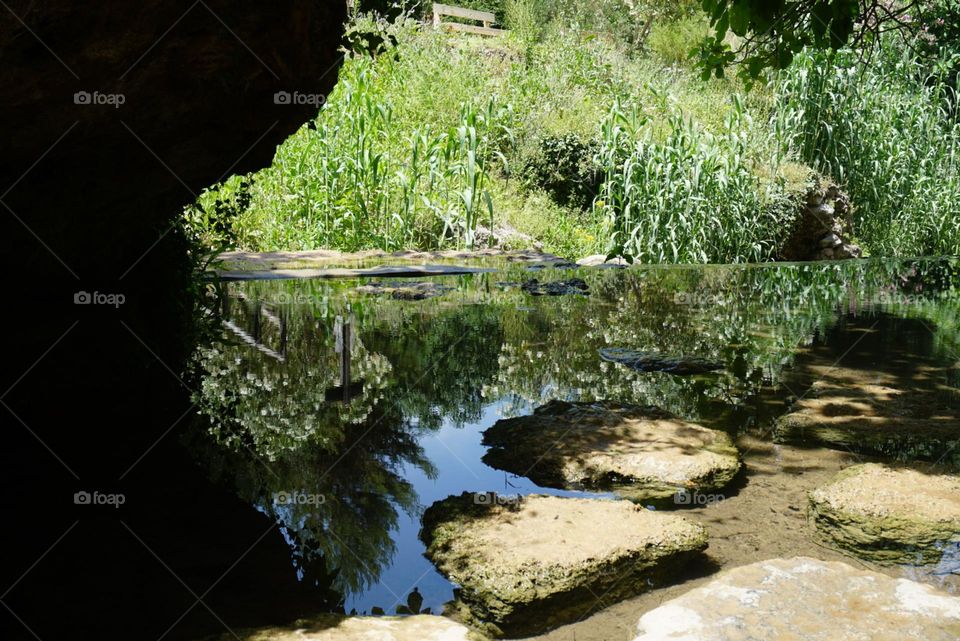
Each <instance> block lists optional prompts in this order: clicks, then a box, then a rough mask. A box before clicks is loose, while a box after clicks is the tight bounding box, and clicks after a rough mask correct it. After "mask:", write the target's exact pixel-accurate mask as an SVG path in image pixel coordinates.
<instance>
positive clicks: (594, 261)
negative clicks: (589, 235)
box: [577, 254, 630, 267]
mask: <svg viewBox="0 0 960 641" xmlns="http://www.w3.org/2000/svg"><path fill="white" fill-rule="evenodd" d="M577 264H578V265H580V266H581V267H626V266H628V265H629V264H630V263H628V262H627V260H626V259H625V258H624V257H623V256H617V257H615V258H611V259H610V260H607V255H606V254H591V255H590V256H584V257H583V258H581V259H580V260H578V261H577Z"/></svg>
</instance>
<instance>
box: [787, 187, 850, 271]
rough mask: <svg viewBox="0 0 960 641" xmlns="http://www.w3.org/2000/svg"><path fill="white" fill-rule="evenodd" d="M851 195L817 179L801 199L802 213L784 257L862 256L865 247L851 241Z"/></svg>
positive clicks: (800, 259)
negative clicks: (862, 249) (862, 247)
mask: <svg viewBox="0 0 960 641" xmlns="http://www.w3.org/2000/svg"><path fill="white" fill-rule="evenodd" d="M851 213H852V211H851V203H850V198H849V197H848V196H847V194H845V193H844V192H843V191H842V190H841V189H840V187H839V186H838V185H836V184H835V183H833V182H831V181H829V180H825V179H817V180H816V182H815V184H814V185H813V187H811V188H810V189H809V190H808V192H807V193H806V196H805V197H804V199H803V200H802V201H801V204H800V213H799V215H798V216H797V219H796V221H795V222H794V226H793V230H792V232H791V234H790V237H789V239H788V240H787V242H786V243H785V244H784V246H783V249H782V250H781V252H780V256H779V258H780V260H787V261H806V260H837V259H844V258H859V257H860V256H861V253H862V252H861V250H860V248H859V247H858V246H857V245H854V244H852V243H850V242H849V238H850V237H851V236H852V234H853V228H852V222H851V221H852V217H851Z"/></svg>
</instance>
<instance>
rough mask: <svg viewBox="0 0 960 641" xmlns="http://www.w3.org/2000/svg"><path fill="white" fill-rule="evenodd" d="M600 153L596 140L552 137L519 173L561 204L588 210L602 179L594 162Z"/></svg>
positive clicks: (566, 135)
mask: <svg viewBox="0 0 960 641" xmlns="http://www.w3.org/2000/svg"><path fill="white" fill-rule="evenodd" d="M598 151H599V145H598V143H597V141H595V140H584V139H583V138H581V137H580V136H578V135H577V134H572V133H571V134H565V135H562V136H549V137H547V138H544V139H543V140H541V141H540V145H539V147H538V149H537V151H536V153H534V154H532V156H531V157H529V158H526V159H524V162H523V166H522V167H521V168H520V173H521V175H522V176H523V178H524V179H525V180H526V181H527V182H528V184H529V185H530V186H532V187H537V188H540V189H543V190H544V191H545V192H547V193H548V194H550V196H551V197H552V198H553V199H554V201H556V202H557V203H558V204H560V205H564V206H570V207H573V208H575V209H581V210H583V209H589V208H590V206H591V205H592V204H593V199H594V198H595V197H596V196H597V193H598V191H599V189H600V185H601V182H602V178H603V175H602V173H601V172H600V169H599V167H597V166H596V164H595V161H594V156H595V155H596V153H597V152H598Z"/></svg>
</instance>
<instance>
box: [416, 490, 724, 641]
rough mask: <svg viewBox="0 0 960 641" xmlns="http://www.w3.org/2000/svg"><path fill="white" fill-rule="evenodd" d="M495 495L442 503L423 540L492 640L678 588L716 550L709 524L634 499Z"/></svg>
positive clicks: (429, 516)
mask: <svg viewBox="0 0 960 641" xmlns="http://www.w3.org/2000/svg"><path fill="white" fill-rule="evenodd" d="M489 496H490V495H483V494H481V495H477V494H471V493H464V494H461V495H460V496H452V497H448V498H446V499H444V500H442V501H438V502H436V503H434V504H433V505H432V506H430V508H428V509H427V511H426V512H425V513H424V516H423V529H422V530H421V532H420V537H421V539H422V540H423V542H424V543H425V544H426V546H427V552H426V556H427V557H428V558H429V559H430V560H431V561H433V563H434V564H435V565H436V566H437V568H438V569H439V570H440V572H442V573H443V574H444V575H445V576H447V577H448V578H449V579H450V580H451V581H453V582H455V583H457V584H459V585H460V586H461V589H460V592H459V599H460V602H461V604H462V605H463V606H465V608H467V609H468V611H469V618H470V620H471V622H474V623H476V622H482V624H484V626H485V627H484V630H485V631H487V632H489V633H491V634H493V635H510V636H523V635H528V634H536V633H539V632H542V631H544V630H546V629H549V628H552V627H555V626H557V625H561V624H563V623H567V622H570V621H573V620H576V619H578V618H579V617H582V616H584V615H586V614H587V613H588V612H589V611H590V610H591V609H592V608H593V607H595V604H596V603H597V598H596V595H604V601H606V602H607V603H610V602H614V601H617V600H619V599H624V598H627V597H630V596H633V595H635V594H638V593H640V592H643V591H645V590H648V589H650V588H651V587H654V586H657V585H660V584H663V583H666V582H669V581H670V580H671V579H673V578H674V577H676V576H677V573H678V572H679V571H680V570H681V569H682V568H683V566H684V565H685V564H686V563H688V562H689V561H691V560H692V559H694V558H696V557H697V556H698V555H699V553H700V552H702V551H703V550H704V549H706V547H707V534H706V531H705V530H704V528H703V527H702V526H701V525H699V524H697V523H694V522H692V521H689V520H687V519H685V518H683V517H681V516H678V515H675V514H666V513H661V512H654V511H651V510H646V509H644V508H641V507H639V506H637V505H635V504H633V503H630V502H628V501H608V500H600V499H579V498H562V497H556V496H544V495H531V496H525V497H519V498H514V499H512V500H511V501H509V502H502V501H489V500H487V499H488V498H489ZM479 497H483V498H479Z"/></svg>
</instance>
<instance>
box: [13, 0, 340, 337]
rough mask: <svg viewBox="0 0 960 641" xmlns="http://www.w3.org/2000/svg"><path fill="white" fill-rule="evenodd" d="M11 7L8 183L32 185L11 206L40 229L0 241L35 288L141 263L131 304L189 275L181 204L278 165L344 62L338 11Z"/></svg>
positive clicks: (154, 1) (177, 1) (148, 4)
mask: <svg viewBox="0 0 960 641" xmlns="http://www.w3.org/2000/svg"><path fill="white" fill-rule="evenodd" d="M17 5H19V6H17ZM14 7H15V8H14V9H11V10H10V12H8V13H7V16H6V18H7V20H6V21H4V23H3V37H2V38H0V46H2V48H3V60H4V73H5V75H4V82H3V83H2V87H0V95H2V100H0V114H2V116H3V122H5V123H16V135H15V136H9V137H8V138H7V142H6V144H5V145H4V154H3V157H2V158H0V174H2V175H4V176H10V177H11V178H10V181H9V182H10V183H11V184H12V183H13V181H14V179H16V178H18V177H20V178H22V180H18V181H17V188H16V189H15V190H11V191H10V193H9V194H6V195H5V196H4V201H5V203H6V204H8V205H9V206H10V208H11V209H12V210H13V211H16V212H17V215H18V216H19V217H20V218H22V219H23V220H24V222H25V224H26V225H28V226H29V229H30V230H29V231H28V229H27V228H26V227H24V226H22V225H20V224H19V223H17V222H16V221H15V220H14V221H12V222H11V230H12V231H13V233H12V234H11V235H10V236H7V235H6V234H4V235H3V236H4V238H5V239H7V238H9V245H10V248H11V249H14V248H15V249H16V250H17V251H16V253H15V254H13V255H15V256H20V257H21V259H22V260H21V261H19V262H16V261H15V262H16V264H17V265H18V267H19V268H22V269H26V270H27V271H29V272H30V273H31V274H33V275H34V276H35V277H37V278H46V274H47V273H49V274H51V275H52V277H54V278H57V279H58V280H62V279H63V276H64V275H67V274H68V272H66V271H65V270H64V266H63V264H62V263H61V262H60V261H61V260H62V261H63V263H66V264H67V265H69V266H70V269H71V270H72V271H74V272H76V273H77V274H79V275H80V276H82V277H83V278H84V279H86V281H89V282H98V280H105V279H108V278H109V279H110V280H111V281H115V280H117V278H118V276H119V275H120V274H124V275H126V274H125V271H126V270H128V269H130V268H131V265H132V264H133V263H134V262H135V261H138V260H139V259H141V258H143V259H144V260H145V261H146V262H145V263H142V264H140V265H138V267H139V269H136V270H133V271H131V273H130V274H129V276H127V278H125V279H124V281H125V282H124V287H125V289H124V291H125V292H126V293H127V295H128V296H127V297H128V299H131V298H133V296H132V293H133V292H132V291H131V289H132V288H133V287H134V285H133V284H131V279H133V278H138V279H139V278H144V279H146V278H147V277H148V276H147V275H149V276H150V277H153V276H154V275H155V273H157V272H158V273H160V274H166V273H172V277H176V276H177V275H178V274H177V272H176V270H178V269H181V268H182V267H181V264H180V263H175V262H174V261H173V258H174V257H176V258H180V256H181V255H185V254H186V250H185V249H184V248H183V247H182V246H181V244H179V241H177V239H176V238H175V237H176V236H177V234H175V233H171V234H167V233H166V232H167V231H168V230H169V229H170V227H171V225H172V223H173V221H174V219H175V218H176V217H178V216H179V214H180V212H181V211H182V209H183V206H184V205H186V204H188V203H191V202H193V201H194V200H196V195H197V194H198V193H199V192H200V190H202V189H203V188H205V187H207V186H209V185H212V184H214V183H216V182H218V181H220V180H222V179H224V178H226V177H227V176H229V175H230V174H244V173H246V172H250V171H253V170H256V169H259V168H261V167H264V166H266V165H269V164H270V162H271V160H272V159H273V157H274V155H275V154H276V148H277V145H278V144H280V143H281V142H282V141H284V140H285V139H286V138H288V137H289V136H290V135H291V134H292V133H293V132H295V131H296V130H297V129H299V128H300V127H301V126H302V125H303V124H304V123H306V122H307V121H308V120H310V119H311V118H313V117H314V116H316V114H317V111H318V110H319V106H318V103H319V101H320V100H321V99H322V96H323V95H325V94H327V93H329V91H330V90H331V89H332V88H333V86H334V83H335V81H336V79H337V69H338V68H339V66H340V63H341V62H342V59H343V55H342V53H341V52H340V51H338V48H339V47H340V45H341V35H342V33H343V24H344V20H345V18H346V7H345V6H344V4H343V3H338V2H332V3H331V2H322V3H298V2H289V1H285V2H281V3H278V4H276V5H275V6H271V5H267V4H248V5H243V4H237V3H233V2H228V1H227V0H208V1H207V2H204V3H199V4H198V3H195V2H190V1H189V0H141V1H139V2H135V3H129V2H125V1H123V0H104V1H103V2H101V3H99V4H98V6H97V11H96V12H90V11H88V10H87V8H86V7H83V6H81V5H78V4H76V3H74V2H69V1H68V0H48V1H46V2H43V3H40V4H37V3H32V4H31V3H23V2H20V3H14ZM13 11H17V18H16V19H14V16H13V15H10V13H12V12H13ZM41 43H42V45H41ZM38 46H40V47H41V48H42V49H44V50H45V51H48V52H56V55H51V54H49V53H48V54H47V55H38V49H37V47H38ZM181 69H190V72H189V73H182V72H179V71H178V70H181ZM284 94H285V95H286V99H285V100H284V99H283V98H282V96H283V95H284ZM278 95H280V96H281V97H280V98H278ZM55 143H56V144H55ZM40 158H43V163H42V164H39V163H38V159H40ZM35 165H36V166H35ZM34 166H35V167H34ZM31 169H34V170H32V171H31ZM161 234H162V236H161ZM34 235H36V236H37V237H39V238H41V239H43V241H44V242H43V243H42V244H41V243H38V242H37V240H36V238H35V237H34ZM158 236H159V237H160V238H162V239H163V241H162V242H161V241H160V240H158ZM155 244H156V245H158V246H157V247H153V245H155ZM44 245H47V246H49V248H50V252H48V251H47V250H46V249H45V248H44ZM5 248H6V247H5ZM165 252H169V253H165ZM177 252H179V253H177ZM3 254H4V255H5V256H6V255H8V252H7V251H4V252H3ZM54 255H55V256H54ZM183 260H184V261H185V260H186V259H185V258H183ZM80 276H78V278H79V277H80ZM74 285H76V283H71V286H74ZM152 287H155V285H152V286H146V287H145V290H146V291H144V294H145V296H144V301H145V302H150V301H149V297H150V296H151V294H152V293H153V292H152ZM163 304H165V303H161V302H159V301H158V302H157V303H156V306H157V307H161V306H162V305H163ZM168 329H169V328H168ZM141 336H142V334H141ZM144 340H147V339H146V338H144Z"/></svg>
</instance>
